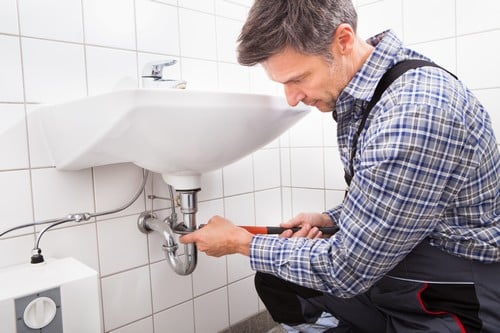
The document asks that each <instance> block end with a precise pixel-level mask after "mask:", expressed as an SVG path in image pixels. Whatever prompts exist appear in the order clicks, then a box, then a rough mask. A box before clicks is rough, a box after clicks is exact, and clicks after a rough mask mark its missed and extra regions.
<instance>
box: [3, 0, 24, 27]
mask: <svg viewBox="0 0 500 333" xmlns="http://www.w3.org/2000/svg"><path fill="white" fill-rule="evenodd" d="M16 4H17V2H16V0H2V1H0V13H1V14H0V15H1V18H2V19H1V20H0V32H4V33H8V34H17V33H19V30H18V24H17V6H16Z"/></svg>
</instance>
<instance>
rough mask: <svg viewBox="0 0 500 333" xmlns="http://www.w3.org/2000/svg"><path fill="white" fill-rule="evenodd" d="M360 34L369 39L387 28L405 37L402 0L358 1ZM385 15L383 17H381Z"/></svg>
mask: <svg viewBox="0 0 500 333" xmlns="http://www.w3.org/2000/svg"><path fill="white" fill-rule="evenodd" d="M355 5H357V6H358V7H357V12H358V30H357V31H358V35H359V36H361V38H363V39H367V38H369V37H371V36H373V35H375V34H378V33H380V32H382V31H385V30H387V29H392V30H394V31H395V32H396V34H398V35H399V36H400V37H401V38H402V37H403V35H402V33H403V27H402V25H403V19H402V14H401V13H402V8H401V0H377V1H373V0H365V1H358V4H355ZM382 17H383V19H381V18H382Z"/></svg>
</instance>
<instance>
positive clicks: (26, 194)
mask: <svg viewBox="0 0 500 333" xmlns="http://www.w3.org/2000/svg"><path fill="white" fill-rule="evenodd" d="M0 189H1V191H0V202H1V203H2V204H1V205H0V216H2V221H1V222H0V225H1V228H0V229H1V230H2V231H3V230H5V229H8V228H10V227H15V226H18V225H21V224H25V223H30V222H33V210H32V208H31V207H32V206H31V186H30V174H29V171H28V170H21V171H5V172H0ZM32 230H33V229H31V230H29V231H32ZM26 231H28V229H26V230H23V232H26ZM9 235H10V236H11V235H13V234H9ZM14 235H15V234H14Z"/></svg>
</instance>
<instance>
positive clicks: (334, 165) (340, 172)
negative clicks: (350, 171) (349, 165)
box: [325, 148, 346, 190]
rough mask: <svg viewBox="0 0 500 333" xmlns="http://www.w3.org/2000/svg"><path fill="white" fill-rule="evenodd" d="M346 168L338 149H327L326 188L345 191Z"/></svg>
mask: <svg viewBox="0 0 500 333" xmlns="http://www.w3.org/2000/svg"><path fill="white" fill-rule="evenodd" d="M345 187H346V183H345V180H344V167H343V165H342V162H341V161H340V153H339V150H338V148H325V188H327V189H336V190H344V189H345Z"/></svg>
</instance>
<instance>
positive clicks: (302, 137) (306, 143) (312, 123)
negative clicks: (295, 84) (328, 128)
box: [290, 108, 323, 147]
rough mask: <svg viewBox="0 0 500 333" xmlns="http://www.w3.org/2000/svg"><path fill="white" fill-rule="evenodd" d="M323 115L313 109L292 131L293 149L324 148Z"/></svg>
mask: <svg viewBox="0 0 500 333" xmlns="http://www.w3.org/2000/svg"><path fill="white" fill-rule="evenodd" d="M322 117H323V116H322V114H321V113H320V112H319V111H318V110H316V109H314V108H313V109H312V110H311V112H310V113H309V114H308V115H307V116H305V117H304V118H302V119H301V120H300V121H299V122H298V123H297V124H295V125H294V126H293V127H292V128H291V129H290V145H291V147H321V146H323V131H322V129H323V120H322Z"/></svg>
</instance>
